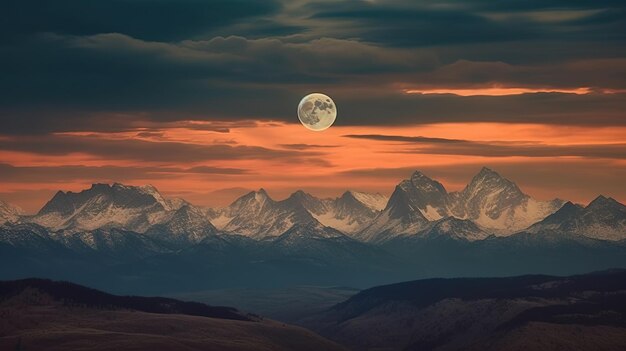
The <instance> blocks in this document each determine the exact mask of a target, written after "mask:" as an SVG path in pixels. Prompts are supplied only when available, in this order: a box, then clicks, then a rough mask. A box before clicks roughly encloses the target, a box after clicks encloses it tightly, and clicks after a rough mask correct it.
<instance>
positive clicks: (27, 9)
mask: <svg viewBox="0 0 626 351" xmlns="http://www.w3.org/2000/svg"><path fill="white" fill-rule="evenodd" d="M2 7H3V11H0V12H1V13H2V14H3V15H4V16H3V18H2V21H0V23H1V24H0V30H1V31H0V32H1V33H2V34H0V35H1V37H0V74H1V75H2V79H1V80H0V123H1V124H2V132H3V133H5V134H45V133H49V132H55V131H76V130H79V131H80V130H97V131H119V130H124V129H128V128H131V127H132V126H133V125H135V126H136V122H138V121H141V122H148V121H150V122H177V121H183V120H190V119H197V120H207V121H241V120H251V119H265V120H281V121H288V122H295V119H294V111H293V110H294V106H297V103H298V101H299V99H300V98H301V97H302V96H303V95H305V94H306V93H309V92H311V91H325V92H327V93H329V94H331V95H332V96H333V97H334V98H335V100H336V102H337V104H338V105H339V107H340V114H341V118H339V119H338V120H337V124H338V125H385V124H390V125H402V124H419V123H438V122H486V121H487V122H492V121H493V122H504V123H518V122H519V123H549V124H576V125H624V121H626V119H625V118H624V114H623V112H622V111H624V110H626V102H624V101H626V99H624V94H613V95H608V94H600V93H601V92H603V91H604V90H606V89H613V90H624V89H626V83H625V80H624V79H622V76H623V75H624V74H626V61H624V57H626V45H624V44H626V34H625V33H626V12H625V11H626V10H625V9H626V5H625V4H624V3H623V1H608V0H607V1H594V2H589V1H506V2H494V1H486V0H480V1H472V2H468V1H460V0H447V1H443V2H430V1H429V2H422V1H420V2H415V1H408V0H391V1H384V2H382V1H377V2H368V1H341V2H339V1H325V2H322V3H318V2H310V3H306V2H305V3H304V5H303V6H300V7H298V6H296V5H293V4H290V5H289V6H283V5H282V4H281V3H279V2H276V1H261V0H256V1H253V0H229V1H226V0H217V1H195V0H182V1H166V0H164V1H158V2H149V1H143V0H126V1H122V0H114V1H112V2H106V3H105V2H98V1H92V0H87V1H84V0H83V1H79V0H60V1H55V2H54V3H50V2H48V1H35V0H25V1H3V2H2ZM4 10H6V11H4ZM492 85H503V86H512V87H529V88H555V87H556V88H580V87H589V88H591V89H592V90H593V91H594V92H596V93H594V94H588V95H571V94H532V95H519V96H503V97H493V96H491V97H490V96H474V97H459V96H454V95H447V96H419V95H405V94H402V89H403V88H405V87H406V88H436V87H444V88H481V87H485V86H492ZM214 131H222V132H227V131H228V127H223V128H222V129H221V130H220V129H219V127H215V129H214Z"/></svg>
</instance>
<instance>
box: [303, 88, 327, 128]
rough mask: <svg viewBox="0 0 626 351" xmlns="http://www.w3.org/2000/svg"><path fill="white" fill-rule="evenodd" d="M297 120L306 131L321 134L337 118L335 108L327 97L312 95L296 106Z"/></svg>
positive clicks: (318, 94)
mask: <svg viewBox="0 0 626 351" xmlns="http://www.w3.org/2000/svg"><path fill="white" fill-rule="evenodd" d="M298 118H299V119H300V122H301V123H302V125H303V126H305V127H306V128H307V129H310V130H313V131H316V132H321V131H322V130H326V129H328V127H330V126H331V125H333V123H334V122H335V118H337V106H336V105H335V102H334V101H333V99H331V98H330V97H329V96H327V95H324V94H320V93H313V94H309V95H307V96H305V97H304V98H302V101H300V104H298Z"/></svg>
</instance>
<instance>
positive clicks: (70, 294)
mask: <svg viewBox="0 0 626 351" xmlns="http://www.w3.org/2000/svg"><path fill="white" fill-rule="evenodd" d="M26 289H34V290H37V291H39V292H41V293H44V294H47V295H49V296H51V297H52V298H53V299H54V300H56V301H60V302H62V303H63V304H65V305H70V306H72V305H78V306H83V307H91V308H99V309H111V310H115V309H128V310H135V311H142V312H150V313H164V314H187V315H190V316H202V317H211V318H221V319H234V320H239V321H250V320H251V319H250V318H249V317H246V316H245V315H244V314H242V313H240V312H239V311H237V309H235V308H232V307H222V306H209V305H206V304H202V303H198V302H185V301H179V300H175V299H169V298H164V297H141V296H117V295H112V294H107V293H105V292H102V291H99V290H96V289H91V288H87V287H84V286H81V285H78V284H74V283H70V282H63V281H52V280H49V279H35V278H31V279H21V280H14V281H0V301H1V300H6V299H9V298H11V297H12V296H16V295H19V294H20V293H22V292H23V291H24V290H26Z"/></svg>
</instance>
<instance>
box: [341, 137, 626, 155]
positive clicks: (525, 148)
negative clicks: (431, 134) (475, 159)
mask: <svg viewBox="0 0 626 351" xmlns="http://www.w3.org/2000/svg"><path fill="white" fill-rule="evenodd" d="M345 137H348V138H358V139H369V140H379V141H395V142H400V143H403V144H404V145H405V148H404V149H398V150H395V151H394V152H398V153H420V154H435V155H466V156H483V157H513V156H523V157H564V156H578V157H589V158H607V159H625V158H626V143H620V144H587V145H585V144H575V145H545V144H540V143H531V142H497V141H492V142H475V141H469V140H458V139H443V138H426V137H419V136H418V137H407V136H400V135H346V136H345ZM410 144H418V145H419V146H418V147H406V145H410Z"/></svg>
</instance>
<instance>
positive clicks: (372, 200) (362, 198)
mask: <svg viewBox="0 0 626 351" xmlns="http://www.w3.org/2000/svg"><path fill="white" fill-rule="evenodd" d="M346 194H349V195H351V196H352V197H354V198H355V199H356V200H357V201H359V202H360V203H362V204H363V205H365V206H366V207H368V208H370V209H372V210H375V211H382V210H383V209H384V208H385V206H387V201H389V198H388V197H387V196H385V195H382V194H379V193H373V194H372V193H362V192H359V191H354V190H348V191H346V192H345V193H344V195H346Z"/></svg>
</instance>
